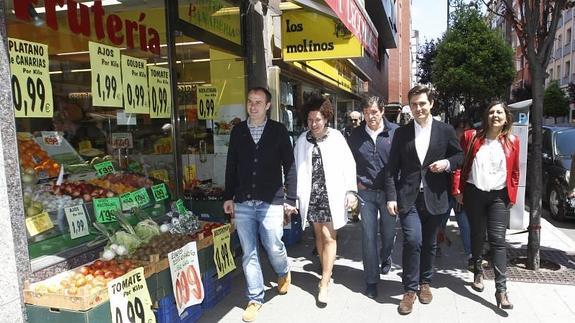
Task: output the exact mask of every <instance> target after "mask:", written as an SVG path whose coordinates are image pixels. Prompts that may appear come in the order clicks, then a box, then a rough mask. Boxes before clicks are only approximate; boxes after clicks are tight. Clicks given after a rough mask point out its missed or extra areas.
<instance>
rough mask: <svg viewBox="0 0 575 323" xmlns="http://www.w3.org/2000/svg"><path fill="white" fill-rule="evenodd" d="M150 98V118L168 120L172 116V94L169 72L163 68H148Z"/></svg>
mask: <svg viewBox="0 0 575 323" xmlns="http://www.w3.org/2000/svg"><path fill="white" fill-rule="evenodd" d="M148 84H149V86H150V88H149V92H148V94H149V96H150V118H152V119H156V118H170V117H171V114H172V100H171V97H172V94H171V93H172V92H171V89H170V72H169V69H167V68H165V67H158V66H148Z"/></svg>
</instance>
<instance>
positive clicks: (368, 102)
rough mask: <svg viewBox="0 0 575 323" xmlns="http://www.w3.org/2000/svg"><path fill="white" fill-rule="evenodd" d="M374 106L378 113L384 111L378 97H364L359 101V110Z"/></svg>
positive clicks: (382, 103) (381, 101)
mask: <svg viewBox="0 0 575 323" xmlns="http://www.w3.org/2000/svg"><path fill="white" fill-rule="evenodd" d="M374 104H375V105H376V106H377V108H378V109H379V111H380V112H383V109H384V102H383V100H382V99H380V98H379V97H378V96H364V97H363V98H362V99H361V108H362V109H365V108H369V107H371V106H372V105H374Z"/></svg>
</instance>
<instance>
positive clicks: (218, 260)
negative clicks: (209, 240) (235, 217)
mask: <svg viewBox="0 0 575 323" xmlns="http://www.w3.org/2000/svg"><path fill="white" fill-rule="evenodd" d="M212 235H213V236H214V263H215V264H216V270H217V271H218V279H220V278H222V277H224V276H225V275H226V274H227V273H229V272H230V271H232V270H234V269H236V263H235V261H234V256H233V255H232V251H231V249H230V224H229V223H228V224H226V225H223V226H221V227H217V228H215V229H212Z"/></svg>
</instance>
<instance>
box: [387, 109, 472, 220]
mask: <svg viewBox="0 0 575 323" xmlns="http://www.w3.org/2000/svg"><path fill="white" fill-rule="evenodd" d="M413 123H414V121H413V120H412V121H411V122H409V123H408V124H406V125H404V126H402V127H400V128H399V129H397V130H396V131H395V136H394V138H393V142H392V144H391V152H390V158H389V162H388V164H387V166H386V167H385V169H386V175H385V193H386V197H387V200H388V201H397V205H398V208H399V212H400V213H401V214H404V213H407V212H408V211H409V209H410V208H411V207H412V206H413V205H414V204H415V200H416V198H417V194H418V193H419V186H420V183H421V179H422V177H423V178H425V181H424V183H425V185H424V188H423V195H424V198H425V205H426V207H427V211H428V212H429V213H431V214H443V213H445V212H446V211H447V209H448V207H449V201H448V195H449V192H450V172H443V173H433V172H431V171H429V165H430V164H432V163H434V162H436V161H438V160H441V159H447V160H449V163H450V169H452V170H454V169H456V168H458V167H459V165H460V164H461V162H462V160H463V152H462V151H461V147H460V145H459V140H457V136H456V135H455V130H454V129H453V127H452V126H450V125H448V124H445V123H443V122H440V121H436V120H433V121H432V123H431V136H430V141H429V149H428V150H427V154H426V155H425V159H424V161H423V165H422V164H421V163H420V162H419V158H418V157H417V151H416V149H415V127H414V124H413ZM394 178H397V181H395V180H394Z"/></svg>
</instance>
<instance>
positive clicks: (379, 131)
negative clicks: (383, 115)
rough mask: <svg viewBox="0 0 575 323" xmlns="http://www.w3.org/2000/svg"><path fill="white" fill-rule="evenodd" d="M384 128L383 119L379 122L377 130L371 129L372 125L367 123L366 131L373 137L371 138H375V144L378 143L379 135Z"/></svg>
mask: <svg viewBox="0 0 575 323" xmlns="http://www.w3.org/2000/svg"><path fill="white" fill-rule="evenodd" d="M383 129H384V128H383V120H382V121H381V122H380V123H379V128H377V130H375V131H373V130H371V128H370V127H368V126H367V125H365V131H366V132H367V134H368V135H369V136H370V137H371V140H373V143H374V144H377V136H378V135H379V134H380V133H381V132H382V131H383Z"/></svg>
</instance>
